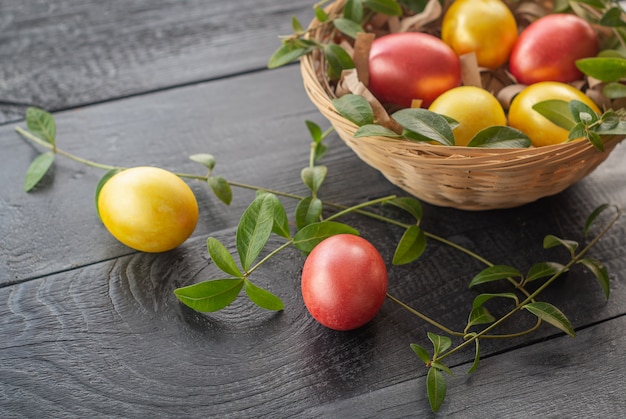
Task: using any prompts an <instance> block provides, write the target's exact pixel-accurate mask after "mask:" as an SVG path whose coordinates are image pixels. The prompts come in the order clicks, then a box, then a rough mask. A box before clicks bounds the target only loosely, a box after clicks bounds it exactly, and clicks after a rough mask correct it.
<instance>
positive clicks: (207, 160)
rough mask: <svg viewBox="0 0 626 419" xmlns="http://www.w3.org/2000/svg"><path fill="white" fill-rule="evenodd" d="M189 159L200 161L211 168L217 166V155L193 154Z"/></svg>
mask: <svg viewBox="0 0 626 419" xmlns="http://www.w3.org/2000/svg"><path fill="white" fill-rule="evenodd" d="M189 159H190V160H192V161H195V162H196V163H200V164H201V165H203V166H205V167H207V168H208V169H209V170H213V168H214V167H215V157H214V156H213V155H212V154H207V153H199V154H193V155H191V156H189Z"/></svg>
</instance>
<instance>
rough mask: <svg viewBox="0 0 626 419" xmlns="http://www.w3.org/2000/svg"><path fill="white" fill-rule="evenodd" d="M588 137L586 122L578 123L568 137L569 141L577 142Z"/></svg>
mask: <svg viewBox="0 0 626 419" xmlns="http://www.w3.org/2000/svg"><path fill="white" fill-rule="evenodd" d="M585 137H587V126H585V123H584V122H578V123H577V124H576V125H574V126H573V127H572V128H571V129H570V131H569V134H568V135H567V141H573V140H577V139H579V138H585Z"/></svg>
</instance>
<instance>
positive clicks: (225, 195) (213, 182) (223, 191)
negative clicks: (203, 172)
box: [207, 176, 233, 205]
mask: <svg viewBox="0 0 626 419" xmlns="http://www.w3.org/2000/svg"><path fill="white" fill-rule="evenodd" d="M207 182H208V184H209V186H210V187H211V190H212V191H213V193H214V194H215V196H217V198H218V199H219V200H220V201H222V202H223V203H224V204H226V205H230V203H231V201H232V200H233V190H232V189H231V187H230V184H229V183H228V181H227V180H226V179H224V178H223V177H222V176H209V178H208V180H207Z"/></svg>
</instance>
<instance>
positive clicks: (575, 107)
mask: <svg viewBox="0 0 626 419" xmlns="http://www.w3.org/2000/svg"><path fill="white" fill-rule="evenodd" d="M568 108H569V111H570V114H571V115H572V116H573V117H574V121H576V122H584V123H585V124H591V123H593V122H596V121H597V120H598V119H599V117H598V114H597V113H596V111H594V110H593V109H591V108H590V107H589V105H587V104H586V103H583V102H581V101H580V100H572V101H571V102H570V103H569V104H568Z"/></svg>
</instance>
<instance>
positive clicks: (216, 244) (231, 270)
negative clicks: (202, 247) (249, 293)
mask: <svg viewBox="0 0 626 419" xmlns="http://www.w3.org/2000/svg"><path fill="white" fill-rule="evenodd" d="M206 245H207V250H208V252H209V256H211V259H213V263H215V266H217V267H218V268H220V269H221V270H222V271H224V272H226V273H227V274H229V275H232V276H234V277H237V278H239V277H242V276H243V274H242V273H241V271H240V270H239V268H238V267H237V264H236V263H235V260H234V259H233V256H232V255H231V254H230V252H229V251H228V249H226V247H225V246H224V245H223V244H222V243H220V241H219V240H217V239H216V238H213V237H209V238H208V239H207V241H206Z"/></svg>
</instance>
